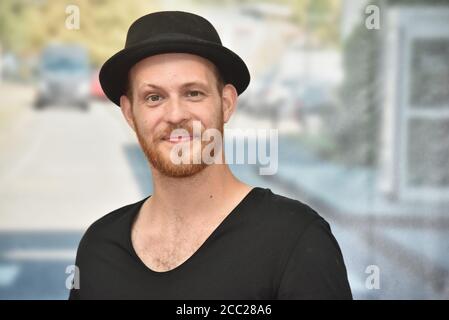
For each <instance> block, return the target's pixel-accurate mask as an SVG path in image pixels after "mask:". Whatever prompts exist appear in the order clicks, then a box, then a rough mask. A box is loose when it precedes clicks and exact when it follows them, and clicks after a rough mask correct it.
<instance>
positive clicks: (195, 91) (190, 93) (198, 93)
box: [187, 90, 203, 97]
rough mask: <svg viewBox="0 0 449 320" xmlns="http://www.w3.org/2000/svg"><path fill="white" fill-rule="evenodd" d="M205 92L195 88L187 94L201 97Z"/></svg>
mask: <svg viewBox="0 0 449 320" xmlns="http://www.w3.org/2000/svg"><path fill="white" fill-rule="evenodd" d="M202 94H203V93H202V92H201V91H198V90H193V91H189V92H188V93H187V95H188V96H189V97H199V96H201V95H202Z"/></svg>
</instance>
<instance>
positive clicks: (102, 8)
mask: <svg viewBox="0 0 449 320" xmlns="http://www.w3.org/2000/svg"><path fill="white" fill-rule="evenodd" d="M68 5H76V6H78V7H79V10H80V28H79V29H73V30H70V29H68V28H66V19H67V17H68V16H69V14H68V13H66V7H67V6H68ZM154 10H157V5H156V4H155V2H154V1H145V0H135V1H129V2H125V1H120V0H90V1H87V0H73V1H70V2H66V1H58V0H46V1H45V0H40V1H34V2H32V1H29V0H18V1H17V0H16V1H15V0H2V1H0V41H1V43H2V44H3V46H4V47H5V48H6V49H7V50H11V51H13V52H16V53H18V54H27V53H33V52H38V51H39V50H40V49H41V48H42V47H43V46H45V44H47V43H49V42H52V41H58V42H77V43H80V44H84V45H85V46H86V47H87V48H88V49H89V51H90V53H91V57H92V61H93V63H94V64H97V65H98V64H100V63H101V62H103V61H104V60H105V59H106V58H107V57H109V56H110V55H111V54H113V53H114V52H116V51H117V50H119V49H121V48H123V45H124V41H125V38H126V32H127V30H128V27H129V25H130V24H131V23H132V22H133V21H134V20H135V19H137V18H138V17H140V16H142V15H144V14H146V13H149V12H151V11H154Z"/></svg>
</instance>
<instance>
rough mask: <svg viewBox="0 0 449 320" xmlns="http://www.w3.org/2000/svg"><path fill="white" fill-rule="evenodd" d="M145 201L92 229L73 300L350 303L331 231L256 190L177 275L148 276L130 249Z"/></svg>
mask: <svg viewBox="0 0 449 320" xmlns="http://www.w3.org/2000/svg"><path fill="white" fill-rule="evenodd" d="M147 198H148V197H146V198H144V199H143V200H141V201H139V202H136V203H134V204H130V205H127V206H125V207H122V208H120V209H117V210H115V211H113V212H111V213H109V214H107V215H106V216H104V217H102V218H101V219H99V220H98V221H96V222H95V223H93V224H92V225H91V226H90V227H89V229H88V230H87V231H86V233H85V234H84V236H83V238H82V239H81V242H80V244H79V247H78V253H77V258H76V266H77V267H78V270H79V289H72V290H71V291H70V297H69V298H70V299H187V300H189V299H236V300H239V299H351V298H352V295H351V290H350V287H349V283H348V278H347V273H346V268H345V265H344V262H343V257H342V254H341V251H340V248H339V246H338V243H337V241H336V240H335V238H334V236H333V235H332V233H331V230H330V227H329V224H328V223H327V222H326V221H325V220H324V219H323V218H322V217H320V215H319V214H318V213H317V212H316V211H314V210H313V209H312V208H310V207H309V206H308V205H306V204H304V203H302V202H300V201H297V200H293V199H290V198H286V197H283V196H280V195H277V194H274V193H273V192H271V190H270V189H264V188H259V187H256V188H253V189H252V190H251V191H250V192H249V193H248V194H247V195H246V196H245V197H244V199H243V200H242V201H241V202H240V203H239V204H238V205H237V206H236V207H235V208H234V209H233V210H232V211H231V213H230V214H229V215H228V216H227V217H226V218H225V219H224V220H223V222H222V223H221V224H220V225H219V226H218V227H217V228H216V229H215V230H214V231H213V232H212V234H211V235H210V236H209V237H208V238H207V240H206V241H205V242H204V243H203V244H202V245H201V247H200V248H199V249H198V250H197V251H196V252H195V253H194V254H193V255H192V256H191V257H190V258H188V259H187V260H186V261H185V262H184V263H182V264H181V265H179V266H178V267H176V268H175V269H173V270H170V271H166V272H157V271H153V270H151V269H149V268H148V267H147V266H146V265H145V264H144V263H143V262H142V260H141V259H140V258H139V257H138V256H137V254H136V252H135V251H134V249H133V246H132V242H131V227H132V224H133V222H134V219H135V217H136V216H137V214H138V212H139V210H140V208H141V206H142V205H143V203H144V201H145V200H146V199H147Z"/></svg>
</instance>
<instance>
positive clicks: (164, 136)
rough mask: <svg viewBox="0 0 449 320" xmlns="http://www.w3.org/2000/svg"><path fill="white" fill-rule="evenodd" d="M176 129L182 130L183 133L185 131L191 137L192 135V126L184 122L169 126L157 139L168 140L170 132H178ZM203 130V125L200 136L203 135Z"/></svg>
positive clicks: (190, 123)
mask: <svg viewBox="0 0 449 320" xmlns="http://www.w3.org/2000/svg"><path fill="white" fill-rule="evenodd" d="M178 129H183V130H185V131H187V133H188V134H189V135H190V136H191V137H193V136H194V133H193V124H192V122H185V123H179V124H174V125H169V126H168V127H167V128H166V129H165V130H164V131H163V132H162V133H161V134H160V135H159V139H162V140H164V139H169V138H170V135H171V134H172V132H173V131H174V130H178ZM203 131H204V129H203V125H202V124H201V134H202V133H203Z"/></svg>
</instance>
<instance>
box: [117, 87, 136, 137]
mask: <svg viewBox="0 0 449 320" xmlns="http://www.w3.org/2000/svg"><path fill="white" fill-rule="evenodd" d="M120 109H122V113H123V116H124V117H125V119H126V122H128V124H129V126H130V127H131V129H133V130H134V131H136V127H135V124H134V117H133V114H132V112H133V111H132V105H131V101H130V100H129V98H128V97H127V96H125V95H122V96H121V97H120Z"/></svg>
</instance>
